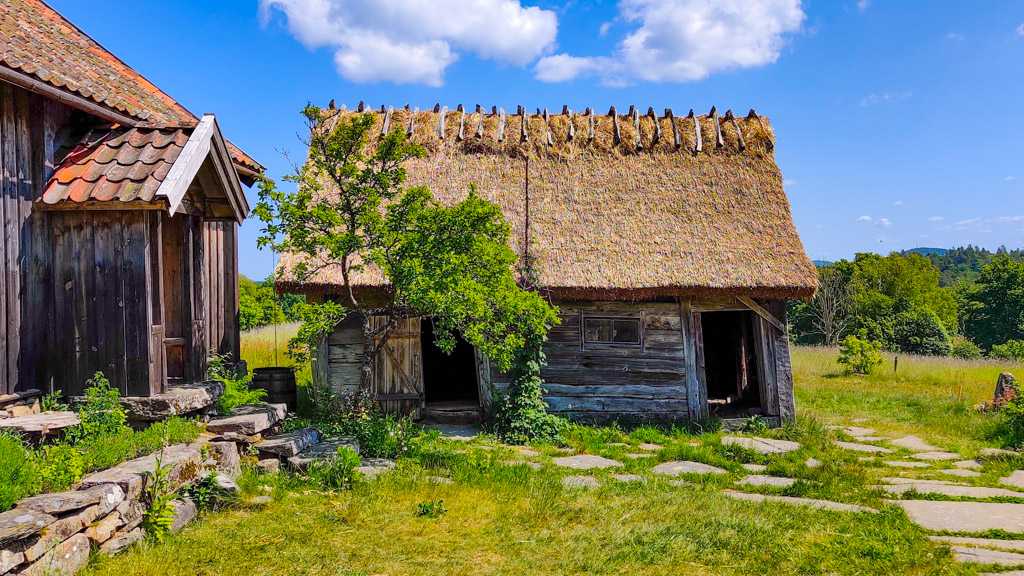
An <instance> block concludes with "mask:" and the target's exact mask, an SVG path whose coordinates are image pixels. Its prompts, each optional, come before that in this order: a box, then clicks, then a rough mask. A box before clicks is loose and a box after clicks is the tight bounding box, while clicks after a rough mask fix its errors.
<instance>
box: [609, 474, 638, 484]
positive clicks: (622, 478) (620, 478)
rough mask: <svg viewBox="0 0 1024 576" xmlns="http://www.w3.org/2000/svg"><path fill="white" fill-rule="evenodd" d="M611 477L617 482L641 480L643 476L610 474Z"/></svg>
mask: <svg viewBox="0 0 1024 576" xmlns="http://www.w3.org/2000/svg"><path fill="white" fill-rule="evenodd" d="M612 478H614V479H616V480H618V481H619V482H638V481H640V480H643V477H641V476H637V475H636V474H612Z"/></svg>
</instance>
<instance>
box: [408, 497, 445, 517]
mask: <svg viewBox="0 0 1024 576" xmlns="http://www.w3.org/2000/svg"><path fill="white" fill-rule="evenodd" d="M447 513H448V509H447V508H445V507H444V500H436V501H427V502H420V503H419V504H417V505H416V516H417V517H418V518H440V517H441V516H444V515H445V514H447Z"/></svg>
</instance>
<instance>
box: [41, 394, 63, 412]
mask: <svg viewBox="0 0 1024 576" xmlns="http://www.w3.org/2000/svg"><path fill="white" fill-rule="evenodd" d="M60 398H61V391H60V390H57V391H56V392H51V393H49V394H47V395H45V396H43V397H42V399H40V400H39V409H40V410H42V411H43V412H62V411H64V410H67V409H68V405H67V404H64V403H62V402H61V401H60Z"/></svg>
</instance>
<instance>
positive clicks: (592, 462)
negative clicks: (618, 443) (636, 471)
mask: <svg viewBox="0 0 1024 576" xmlns="http://www.w3.org/2000/svg"><path fill="white" fill-rule="evenodd" d="M551 461H552V462H554V464H555V466H561V467H563V468H572V469H574V470H591V469H594V468H617V467H619V466H622V463H621V462H618V461H616V460H612V459H611V458H605V457H604V456H595V455H593V454H578V455H576V456H562V457H560V458H553V459H552V460H551Z"/></svg>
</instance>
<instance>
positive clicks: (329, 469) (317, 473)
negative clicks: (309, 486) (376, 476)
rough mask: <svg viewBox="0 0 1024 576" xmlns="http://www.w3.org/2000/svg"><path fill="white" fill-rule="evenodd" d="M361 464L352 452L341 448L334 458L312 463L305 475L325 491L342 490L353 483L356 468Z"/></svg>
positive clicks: (357, 455)
mask: <svg viewBox="0 0 1024 576" xmlns="http://www.w3.org/2000/svg"><path fill="white" fill-rule="evenodd" d="M361 462H362V459H361V458H360V457H359V454H356V452H355V451H354V450H352V449H350V448H344V447H342V448H338V452H337V454H335V455H334V457H332V458H324V459H321V460H316V461H314V462H313V463H312V464H310V465H309V468H308V469H307V470H306V474H307V475H308V476H309V479H310V480H312V481H313V482H316V483H317V484H318V485H319V486H320V487H321V488H323V489H325V490H343V489H345V488H348V487H350V486H351V485H352V483H353V482H354V481H355V479H356V468H357V467H358V466H359V465H360V463H361Z"/></svg>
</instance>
